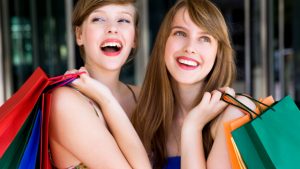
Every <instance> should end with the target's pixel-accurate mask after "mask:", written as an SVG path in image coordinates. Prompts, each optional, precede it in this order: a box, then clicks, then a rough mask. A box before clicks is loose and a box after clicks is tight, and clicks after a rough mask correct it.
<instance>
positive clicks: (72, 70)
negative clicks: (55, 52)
mask: <svg viewBox="0 0 300 169" xmlns="http://www.w3.org/2000/svg"><path fill="white" fill-rule="evenodd" d="M77 72H78V70H77V69H71V70H67V71H66V72H65V74H64V75H67V74H74V73H77Z"/></svg>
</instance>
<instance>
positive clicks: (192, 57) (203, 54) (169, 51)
mask: <svg viewBox="0 0 300 169" xmlns="http://www.w3.org/2000/svg"><path fill="white" fill-rule="evenodd" d="M217 49H218V41H217V40H216V39H215V38H214V37H213V36H211V35H210V34H208V33H207V32H206V31H205V30H203V29H201V28H200V27H199V26H197V25H196V24H195V23H194V22H193V21H192V20H191V18H190V16H189V14H188V11H187V10H186V8H185V7H183V8H181V9H179V10H178V11H177V13H176V15H175V16H174V19H173V22H172V27H171V33H170V35H169V37H168V39H167V43H166V48H165V55H164V59H165V63H166V67H167V69H168V71H169V72H170V74H171V75H172V77H173V78H174V79H175V80H176V81H177V82H178V83H182V84H195V83H197V84H198V83H199V84H200V83H201V82H202V81H203V80H204V79H205V77H206V76H207V75H208V74H209V72H210V71H211V69H212V67H213V65H214V62H215V59H216V54H217Z"/></svg>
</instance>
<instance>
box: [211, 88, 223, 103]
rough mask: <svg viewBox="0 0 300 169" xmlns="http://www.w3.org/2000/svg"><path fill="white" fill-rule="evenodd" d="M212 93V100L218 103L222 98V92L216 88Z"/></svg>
mask: <svg viewBox="0 0 300 169" xmlns="http://www.w3.org/2000/svg"><path fill="white" fill-rule="evenodd" d="M211 94H212V96H211V99H210V101H211V102H213V103H216V102H218V101H220V100H221V97H222V92H220V91H219V90H214V91H212V92H211Z"/></svg>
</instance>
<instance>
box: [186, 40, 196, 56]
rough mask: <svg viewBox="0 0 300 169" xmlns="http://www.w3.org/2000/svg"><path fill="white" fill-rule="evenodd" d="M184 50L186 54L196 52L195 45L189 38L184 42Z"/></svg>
mask: <svg viewBox="0 0 300 169" xmlns="http://www.w3.org/2000/svg"><path fill="white" fill-rule="evenodd" d="M184 52H186V53H188V54H195V53H196V52H197V50H196V47H195V45H194V43H193V42H192V41H191V40H190V41H188V42H187V43H186V45H185V47H184Z"/></svg>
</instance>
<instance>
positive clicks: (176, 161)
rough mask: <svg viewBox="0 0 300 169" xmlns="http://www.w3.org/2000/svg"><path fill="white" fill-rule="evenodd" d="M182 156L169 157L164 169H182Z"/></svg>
mask: <svg viewBox="0 0 300 169" xmlns="http://www.w3.org/2000/svg"><path fill="white" fill-rule="evenodd" d="M180 159H181V158H180V156H174V157H168V159H167V160H168V161H167V164H166V165H165V167H164V169H180Z"/></svg>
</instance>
